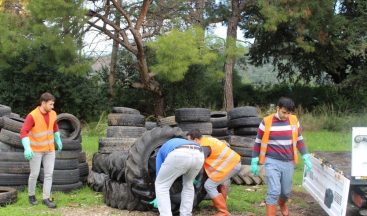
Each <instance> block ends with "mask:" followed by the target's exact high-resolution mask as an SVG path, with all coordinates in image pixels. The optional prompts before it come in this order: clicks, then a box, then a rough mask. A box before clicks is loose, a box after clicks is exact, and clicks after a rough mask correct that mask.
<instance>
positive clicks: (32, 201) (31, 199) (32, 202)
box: [28, 195, 38, 205]
mask: <svg viewBox="0 0 367 216" xmlns="http://www.w3.org/2000/svg"><path fill="white" fill-rule="evenodd" d="M28 200H29V203H30V204H31V205H37V204H38V202H37V199H36V196H35V195H33V196H29V197H28Z"/></svg>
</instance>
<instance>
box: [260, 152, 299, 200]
mask: <svg viewBox="0 0 367 216" xmlns="http://www.w3.org/2000/svg"><path fill="white" fill-rule="evenodd" d="M293 173H294V163H293V161H281V160H276V159H273V158H269V157H267V158H266V159H265V177H266V182H267V185H268V193H267V197H266V204H268V205H276V204H277V203H278V199H279V198H282V199H285V200H287V199H288V198H289V195H290V193H291V191H292V178H293Z"/></svg>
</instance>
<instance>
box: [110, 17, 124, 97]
mask: <svg viewBox="0 0 367 216" xmlns="http://www.w3.org/2000/svg"><path fill="white" fill-rule="evenodd" d="M115 15H116V18H115V24H116V26H118V27H120V21H121V14H120V13H118V12H116V13H115ZM114 37H115V38H118V37H119V31H117V30H115V33H114ZM119 45H120V44H119V42H118V41H116V40H113V44H112V53H111V64H110V73H109V75H108V93H109V96H110V98H109V99H110V101H112V100H113V98H114V97H115V90H114V86H115V83H116V73H117V72H116V70H117V59H118V50H119Z"/></svg>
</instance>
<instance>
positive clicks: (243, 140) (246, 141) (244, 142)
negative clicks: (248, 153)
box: [228, 135, 255, 148]
mask: <svg viewBox="0 0 367 216" xmlns="http://www.w3.org/2000/svg"><path fill="white" fill-rule="evenodd" d="M228 142H229V144H230V145H231V146H237V147H245V148H252V147H253V146H254V144H255V139H252V138H248V137H243V136H235V135H232V136H230V137H229V140H228Z"/></svg>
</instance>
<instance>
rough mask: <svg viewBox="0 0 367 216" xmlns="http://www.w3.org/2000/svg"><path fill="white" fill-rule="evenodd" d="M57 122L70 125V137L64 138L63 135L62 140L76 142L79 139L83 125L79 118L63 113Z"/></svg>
mask: <svg viewBox="0 0 367 216" xmlns="http://www.w3.org/2000/svg"><path fill="white" fill-rule="evenodd" d="M56 121H57V124H59V123H61V124H69V125H70V129H69V131H68V132H69V134H68V136H63V134H61V139H62V140H75V139H77V138H78V136H79V135H80V130H81V125H80V121H79V119H78V118H77V117H75V116H74V115H72V114H70V113H61V114H58V115H57V120H56ZM64 130H65V129H64Z"/></svg>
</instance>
